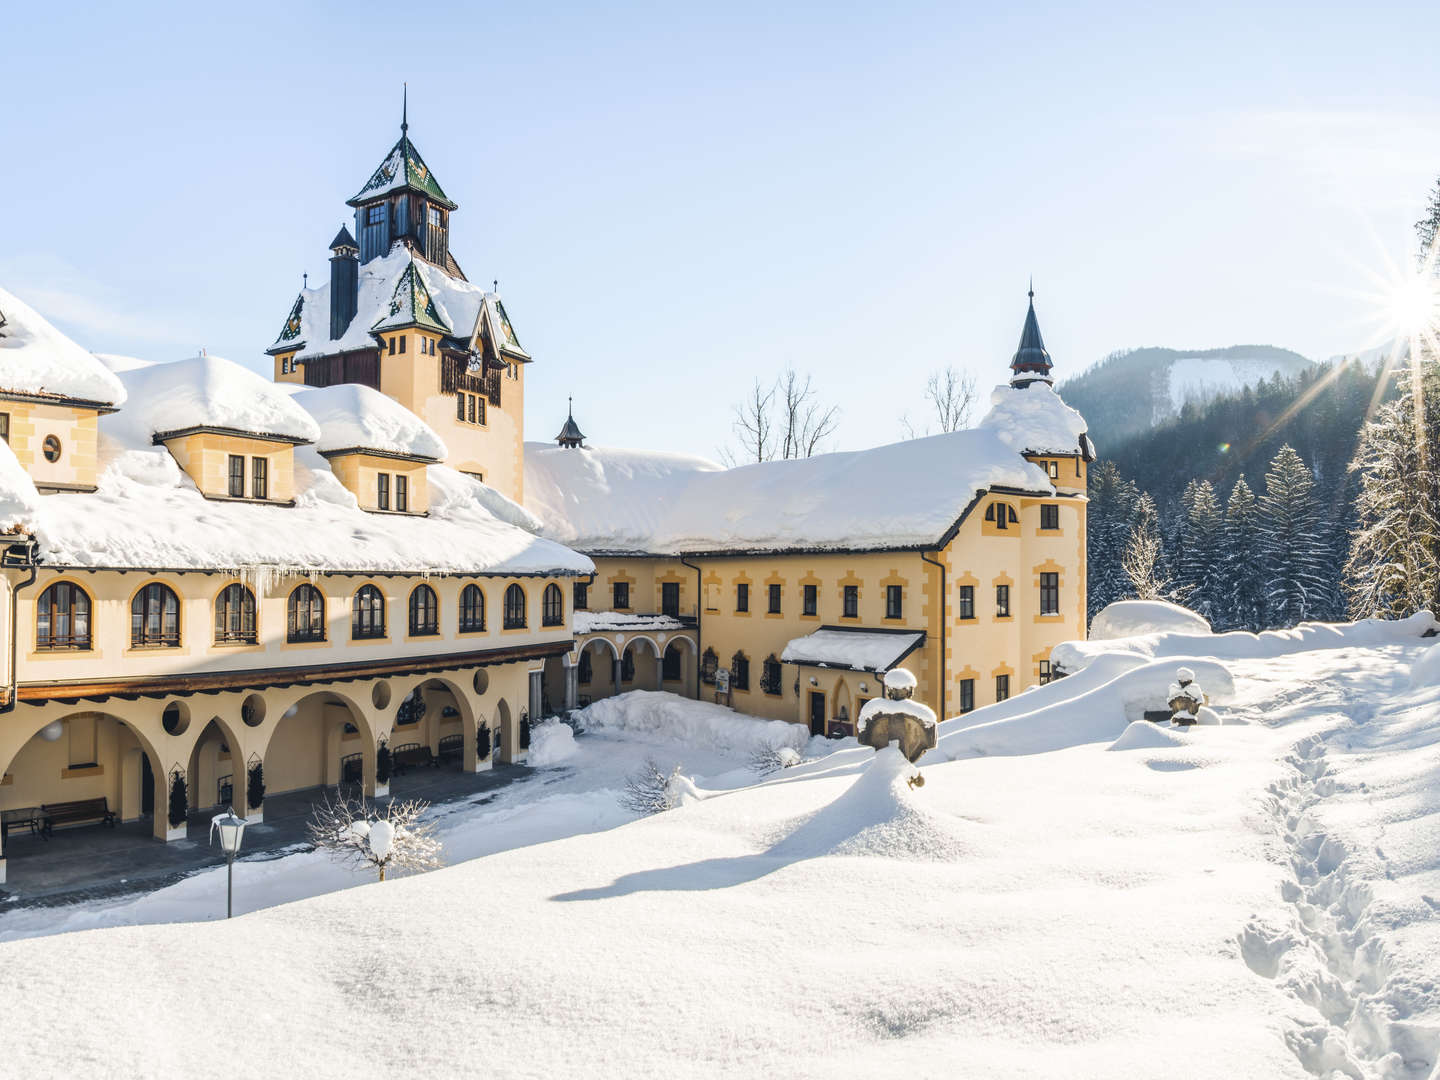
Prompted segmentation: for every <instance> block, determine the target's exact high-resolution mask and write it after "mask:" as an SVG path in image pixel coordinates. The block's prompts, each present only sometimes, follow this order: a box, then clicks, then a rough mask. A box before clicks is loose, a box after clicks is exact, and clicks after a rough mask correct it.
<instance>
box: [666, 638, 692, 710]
mask: <svg viewBox="0 0 1440 1080" xmlns="http://www.w3.org/2000/svg"><path fill="white" fill-rule="evenodd" d="M660 674H661V680H662V684H663V688H664V689H666V690H669V691H671V692H672V693H676V694H681V695H683V696H685V697H693V696H694V695H695V643H694V642H693V641H691V640H690V639H689V638H688V637H676V638H671V639H670V640H669V641H668V642H666V644H665V656H664V657H663V659H662V660H661V662H660Z"/></svg>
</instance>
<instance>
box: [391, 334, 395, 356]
mask: <svg viewBox="0 0 1440 1080" xmlns="http://www.w3.org/2000/svg"><path fill="white" fill-rule="evenodd" d="M390 355H391V356H394V355H395V339H394V338H393V337H392V338H391V339H390Z"/></svg>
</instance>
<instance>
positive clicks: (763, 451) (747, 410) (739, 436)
mask: <svg viewBox="0 0 1440 1080" xmlns="http://www.w3.org/2000/svg"><path fill="white" fill-rule="evenodd" d="M774 404H775V387H774V386H773V385H772V386H771V387H770V388H769V389H766V388H765V387H764V386H762V385H761V383H760V380H759V379H756V380H755V386H754V387H753V388H752V389H751V391H750V394H749V396H748V397H746V398H745V400H744V401H742V402H741V403H740V404H739V405H736V406H735V419H734V421H733V422H732V423H731V425H730V426H731V428H733V429H734V431H735V440H736V443H737V444H738V445H737V446H736V447H735V448H733V449H732V448H731V447H728V446H727V447H724V448H723V449H722V450H721V451H720V457H721V458H722V459H723V460H724V462H725V464H726V465H748V464H750V463H751V462H755V461H770V460H771V459H772V458H774V457H775V419H774V417H773V416H771V409H772V407H773V406H774Z"/></svg>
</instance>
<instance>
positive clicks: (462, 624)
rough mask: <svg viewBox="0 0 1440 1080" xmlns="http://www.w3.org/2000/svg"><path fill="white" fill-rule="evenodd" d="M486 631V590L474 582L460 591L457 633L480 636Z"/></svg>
mask: <svg viewBox="0 0 1440 1080" xmlns="http://www.w3.org/2000/svg"><path fill="white" fill-rule="evenodd" d="M484 629H485V590H483V589H482V588H480V586H479V585H476V584H475V583H474V582H473V581H472V582H471V583H470V584H469V585H466V586H465V587H464V588H463V589H461V590H460V621H459V622H458V623H457V624H456V632H457V633H461V634H479V633H482V632H483V631H484Z"/></svg>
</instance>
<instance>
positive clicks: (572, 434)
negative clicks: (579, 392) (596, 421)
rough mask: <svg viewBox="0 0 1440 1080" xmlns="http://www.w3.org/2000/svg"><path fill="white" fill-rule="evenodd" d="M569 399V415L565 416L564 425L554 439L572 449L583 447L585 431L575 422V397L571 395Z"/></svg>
mask: <svg viewBox="0 0 1440 1080" xmlns="http://www.w3.org/2000/svg"><path fill="white" fill-rule="evenodd" d="M569 400H570V409H569V415H567V416H566V417H565V426H564V427H562V428H561V429H560V434H559V435H556V436H555V441H556V442H557V443H559V444H560V445H561V446H564V447H568V448H570V449H572V450H573V449H575V448H576V447H582V448H583V447H584V445H585V433H584V432H582V431H581V430H580V425H579V424H577V423H575V399H574V398H573V397H572V398H570V399H569Z"/></svg>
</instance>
